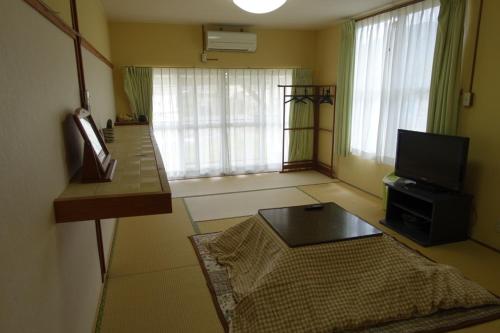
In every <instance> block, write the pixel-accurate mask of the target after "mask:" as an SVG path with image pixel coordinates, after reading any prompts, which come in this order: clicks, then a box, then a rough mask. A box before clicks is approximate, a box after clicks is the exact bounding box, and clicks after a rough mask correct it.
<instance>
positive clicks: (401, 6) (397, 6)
mask: <svg viewBox="0 0 500 333" xmlns="http://www.w3.org/2000/svg"><path fill="white" fill-rule="evenodd" d="M423 1H425V0H411V1H407V2H404V3H400V4H398V5H394V6H392V7H389V8H386V9H382V10H379V11H376V12H375V13H372V14H368V15H365V16H361V17H358V18H354V21H356V22H358V21H362V20H366V19H368V18H370V17H374V16H377V15H381V14H385V13H388V12H392V11H393V10H396V9H400V8H404V7H408V6H411V5H414V4H416V3H419V2H423Z"/></svg>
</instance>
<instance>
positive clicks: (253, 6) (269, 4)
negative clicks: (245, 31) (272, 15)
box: [233, 0, 286, 14]
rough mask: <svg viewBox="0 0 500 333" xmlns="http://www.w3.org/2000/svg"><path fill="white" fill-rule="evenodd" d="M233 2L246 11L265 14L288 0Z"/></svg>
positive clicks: (238, 0)
mask: <svg viewBox="0 0 500 333" xmlns="http://www.w3.org/2000/svg"><path fill="white" fill-rule="evenodd" d="M233 2H234V4H235V5H236V6H238V7H240V8H241V9H243V10H244V11H247V12H250V13H254V14H265V13H269V12H272V11H273V10H276V9H278V8H280V7H281V6H283V5H284V4H285V2H286V0H233Z"/></svg>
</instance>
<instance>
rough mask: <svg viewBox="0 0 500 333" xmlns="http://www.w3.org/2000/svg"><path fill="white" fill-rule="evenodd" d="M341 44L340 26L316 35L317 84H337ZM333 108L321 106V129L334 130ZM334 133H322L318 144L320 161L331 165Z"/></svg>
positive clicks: (326, 105)
mask: <svg viewBox="0 0 500 333" xmlns="http://www.w3.org/2000/svg"><path fill="white" fill-rule="evenodd" d="M339 44H340V30H339V28H338V26H333V27H330V28H328V29H324V30H321V31H318V32H317V33H316V50H315V53H316V68H315V70H314V83H315V84H335V83H336V82H337V62H338V59H337V54H338V48H339ZM333 110H334V108H333V106H330V105H328V104H323V105H321V109H320V128H324V129H333ZM332 143H333V133H329V132H326V131H320V133H319V144H318V159H319V161H320V162H322V163H324V164H327V165H331V163H332V162H331V161H332Z"/></svg>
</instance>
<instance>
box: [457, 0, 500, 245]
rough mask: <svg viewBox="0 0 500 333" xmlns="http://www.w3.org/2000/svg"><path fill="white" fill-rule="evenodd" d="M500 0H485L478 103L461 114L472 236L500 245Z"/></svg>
mask: <svg viewBox="0 0 500 333" xmlns="http://www.w3.org/2000/svg"><path fill="white" fill-rule="evenodd" d="M499 32H500V2H499V1H498V0H485V2H484V9H483V16H482V21H481V31H480V35H479V48H478V53H477V63H476V72H475V81H474V87H473V91H474V93H475V102H474V106H473V107H472V108H470V109H464V110H463V111H462V114H461V117H460V129H459V133H460V135H464V136H468V137H470V138H471V141H470V151H469V170H468V176H467V186H466V189H467V191H469V192H470V193H472V194H474V197H475V200H474V201H475V209H476V212H477V221H475V223H474V225H473V230H472V236H473V237H474V238H475V239H477V240H480V241H482V242H484V243H487V244H489V245H491V246H494V247H496V248H498V249H500V233H499V232H500V230H498V229H496V226H497V225H498V224H500V208H499V206H498V202H499V188H500V107H499V102H498V95H499V94H498V89H499V87H500V63H499V59H500V44H499V43H498V33H499Z"/></svg>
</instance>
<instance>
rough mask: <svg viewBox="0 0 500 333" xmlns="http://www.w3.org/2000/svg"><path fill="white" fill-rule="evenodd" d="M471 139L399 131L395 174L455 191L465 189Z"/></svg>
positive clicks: (423, 183)
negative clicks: (464, 182) (464, 183)
mask: <svg viewBox="0 0 500 333" xmlns="http://www.w3.org/2000/svg"><path fill="white" fill-rule="evenodd" d="M468 151H469V138H464V137H458V136H450V135H439V134H431V133H423V132H415V131H408V130H401V129H400V130H399V131H398V143H397V149H396V172H395V173H396V176H399V177H403V178H407V179H410V180H413V181H415V182H416V183H417V184H419V183H420V184H422V185H424V186H425V185H431V186H434V187H437V188H444V189H448V190H453V191H460V190H462V186H463V181H464V178H465V170H466V167H467V154H468Z"/></svg>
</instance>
